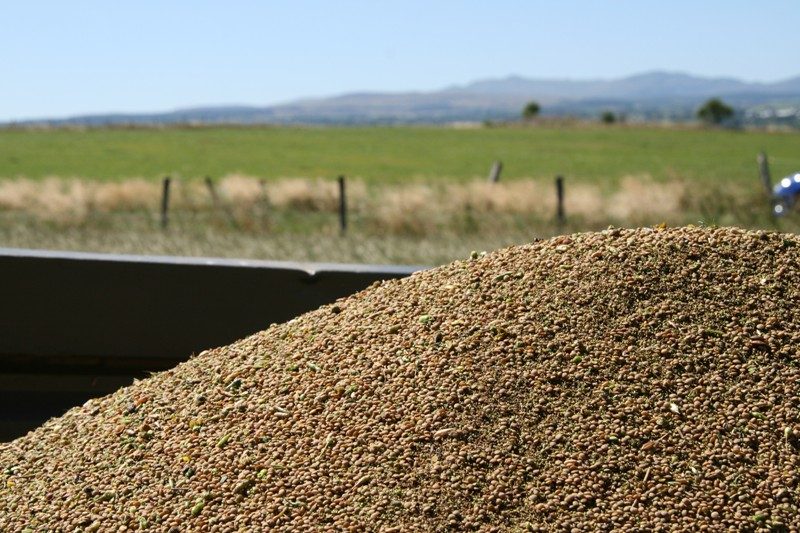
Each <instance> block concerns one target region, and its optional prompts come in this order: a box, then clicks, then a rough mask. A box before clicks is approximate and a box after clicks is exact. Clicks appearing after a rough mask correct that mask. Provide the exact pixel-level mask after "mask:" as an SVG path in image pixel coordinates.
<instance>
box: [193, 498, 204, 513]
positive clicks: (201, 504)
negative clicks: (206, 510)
mask: <svg viewBox="0 0 800 533" xmlns="http://www.w3.org/2000/svg"><path fill="white" fill-rule="evenodd" d="M205 506H206V502H204V501H203V500H199V501H198V502H197V503H196V504H194V507H192V511H191V513H192V516H197V515H199V514H200V512H201V511H202V510H203V507H205Z"/></svg>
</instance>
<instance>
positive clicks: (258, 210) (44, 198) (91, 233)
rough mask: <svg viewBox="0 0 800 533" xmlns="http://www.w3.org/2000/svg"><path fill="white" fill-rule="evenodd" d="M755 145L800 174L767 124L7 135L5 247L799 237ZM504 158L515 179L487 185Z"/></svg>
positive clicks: (259, 252)
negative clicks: (775, 204)
mask: <svg viewBox="0 0 800 533" xmlns="http://www.w3.org/2000/svg"><path fill="white" fill-rule="evenodd" d="M761 150H766V151H767V153H768V154H769V157H770V163H771V167H772V173H773V178H774V179H778V178H780V177H781V176H784V175H786V174H788V173H790V172H796V171H798V170H800V135H799V134H797V133H768V132H763V131H727V130H703V129H678V128H666V127H664V128H660V127H633V126H621V127H620V126H615V127H602V126H598V125H591V126H590V125H581V124H576V125H571V126H564V127H555V126H554V125H549V126H538V127H530V128H519V127H504V128H499V127H498V128H480V129H452V128H434V127H428V128H407V127H402V128H401V127H397V128H391V127H375V128H366V127H359V128H266V127H262V128H233V127H229V128H205V127H204V128H169V129H89V130H14V129H6V130H0V246H10V247H23V248H55V249H69V250H86V251H98V252H124V253H139V254H142V253H144V254H148V253H150V254H173V255H207V256H228V257H252V258H262V259H295V260H310V261H343V262H373V263H416V264H439V263H445V262H448V261H450V260H452V259H455V258H459V257H466V256H467V255H468V254H469V252H470V250H490V249H495V248H499V247H502V246H507V245H509V244H515V243H524V242H529V241H530V240H531V239H533V238H535V237H547V236H550V235H553V234H556V233H563V232H573V231H587V230H596V229H602V228H604V227H606V226H608V225H609V224H613V225H621V226H641V225H651V224H658V223H662V222H663V223H667V224H670V225H681V224H689V223H691V224H719V225H740V226H745V227H750V228H765V229H779V230H784V231H798V230H800V215H798V214H794V215H792V216H789V217H785V218H783V219H780V220H777V219H774V218H773V217H772V216H771V215H770V205H769V202H768V200H767V198H766V196H765V194H764V191H763V189H762V186H761V182H760V180H759V178H758V171H757V165H756V154H757V153H758V152H759V151H761ZM497 159H499V160H501V161H502V162H503V163H504V171H503V177H502V179H501V183H500V184H499V185H489V184H487V183H486V176H487V174H488V171H489V167H490V166H491V163H492V161H494V160H497ZM338 174H345V175H347V176H348V177H349V178H352V180H351V181H349V182H348V183H349V185H348V202H349V206H350V216H351V223H350V229H349V231H348V233H347V235H339V232H338V226H337V209H338V193H337V192H336V188H335V184H334V183H333V180H332V178H334V177H335V176H337V175H338ZM557 174H561V175H564V176H565V177H566V183H567V186H566V200H565V208H566V213H567V221H566V224H558V223H556V221H555V219H554V214H555V198H554V196H555V195H554V188H553V177H554V176H555V175H557ZM165 175H171V176H174V177H180V178H184V179H181V180H177V181H176V182H175V185H174V188H173V193H172V203H171V210H170V220H171V223H170V227H169V229H168V230H167V231H165V230H163V229H162V228H161V225H160V223H159V206H160V203H161V185H160V183H159V182H158V180H159V179H160V178H161V177H163V176H165ZM205 176H211V177H212V178H215V181H216V183H217V185H216V186H217V188H218V191H219V195H220V198H221V199H222V200H221V202H222V203H223V204H224V206H222V207H220V205H217V203H215V202H213V201H212V198H211V196H210V195H209V191H208V190H207V189H206V187H205V185H204V183H203V182H202V181H200V179H199V178H202V177H205ZM51 177H56V178H58V179H49V178H51ZM17 178H20V179H17ZM45 178H48V179H45ZM71 178H79V179H75V180H73V179H71ZM138 178H143V179H138ZM253 178H264V179H266V181H265V182H263V183H262V182H261V180H260V179H253ZM317 178H324V179H323V180H321V181H320V180H318V179H317Z"/></svg>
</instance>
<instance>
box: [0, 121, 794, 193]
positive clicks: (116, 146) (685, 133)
mask: <svg viewBox="0 0 800 533" xmlns="http://www.w3.org/2000/svg"><path fill="white" fill-rule="evenodd" d="M762 149H764V150H766V151H767V152H768V153H769V155H770V160H771V162H772V167H773V173H774V174H775V175H776V176H782V175H784V174H787V173H789V172H793V171H796V170H798V169H800V136H799V135H798V134H796V133H768V132H762V131H757V132H756V131H727V130H705V129H676V128H659V127H633V126H621V127H602V126H569V127H555V126H542V127H533V128H479V129H453V128H433V127H428V128H407V127H396V128H393V127H374V128H366V127H359V128H267V127H259V128H233V127H228V128H207V127H197V128H165V129H89V130H67V129H54V130H16V129H3V130H0V178H13V177H27V178H33V179H39V178H42V177H45V176H62V177H80V178H89V179H98V180H118V179H123V178H130V177H143V178H146V179H156V178H158V177H160V176H162V175H165V174H178V175H181V176H183V177H186V178H194V177H202V176H206V175H209V176H211V177H214V178H219V177H222V176H224V175H226V174H230V173H241V174H247V175H251V176H258V177H262V178H267V179H275V178H284V177H307V178H317V177H332V176H335V175H337V174H346V175H348V176H350V177H359V178H362V179H363V180H364V181H366V182H367V183H372V182H374V183H397V182H404V181H408V180H420V181H428V180H434V179H435V180H454V181H464V180H469V179H474V178H476V177H484V176H486V174H487V173H488V169H489V166H490V164H491V162H492V161H493V160H495V159H500V160H501V161H503V163H504V165H505V168H504V173H503V179H506V180H508V179H515V178H526V177H534V178H545V177H547V178H552V176H554V175H556V174H564V175H565V176H567V177H568V178H569V179H570V180H577V181H589V182H600V183H604V184H608V185H609V186H613V185H614V184H615V183H616V182H617V180H619V179H620V178H621V177H623V176H628V175H642V174H646V175H649V176H651V177H652V178H653V179H655V180H656V181H667V180H677V179H679V180H686V181H689V182H693V183H720V182H723V181H732V182H737V183H750V182H752V181H755V179H756V177H755V176H756V171H755V169H756V167H755V155H756V153H757V152H758V151H760V150H762Z"/></svg>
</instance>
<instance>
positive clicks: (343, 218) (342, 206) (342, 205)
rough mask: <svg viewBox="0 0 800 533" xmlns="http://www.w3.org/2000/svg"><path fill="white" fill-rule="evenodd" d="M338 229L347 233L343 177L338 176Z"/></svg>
mask: <svg viewBox="0 0 800 533" xmlns="http://www.w3.org/2000/svg"><path fill="white" fill-rule="evenodd" d="M338 181H339V229H340V230H341V232H342V233H345V232H346V231H347V198H346V197H345V188H344V176H339V180H338Z"/></svg>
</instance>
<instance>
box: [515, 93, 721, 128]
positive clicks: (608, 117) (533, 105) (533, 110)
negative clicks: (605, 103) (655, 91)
mask: <svg viewBox="0 0 800 533" xmlns="http://www.w3.org/2000/svg"><path fill="white" fill-rule="evenodd" d="M541 110H542V107H541V106H540V105H539V103H538V102H536V101H533V100H531V101H530V102H528V103H527V104H525V107H523V108H522V119H523V120H524V121H526V122H530V121H532V120H534V119H535V118H536V117H537V116H538V115H539V113H540V112H541ZM734 114H735V111H734V109H733V108H732V107H731V106H729V105H728V104H726V103H725V102H723V101H722V100H721V99H719V98H710V99H708V100H706V101H705V103H703V105H702V106H700V107H699V108H698V110H697V113H696V116H697V118H698V119H699V120H701V121H702V122H704V123H706V124H710V125H715V126H716V125H720V124H722V123H723V122H725V121H727V120H730V119H731V118H733V116H734ZM620 118H621V117H620V116H619V115H617V114H616V113H614V112H613V111H603V112H602V113H600V121H601V122H603V123H604V124H614V123H615V122H618V121H620Z"/></svg>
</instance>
